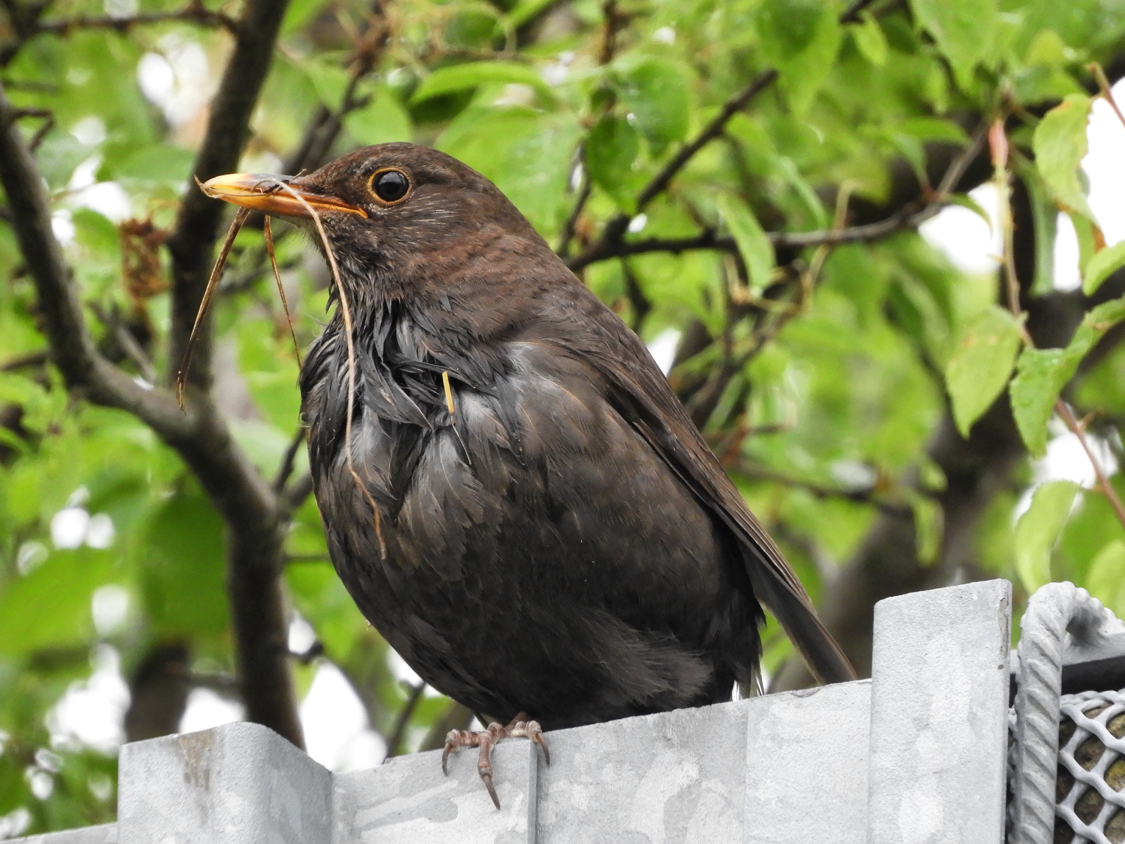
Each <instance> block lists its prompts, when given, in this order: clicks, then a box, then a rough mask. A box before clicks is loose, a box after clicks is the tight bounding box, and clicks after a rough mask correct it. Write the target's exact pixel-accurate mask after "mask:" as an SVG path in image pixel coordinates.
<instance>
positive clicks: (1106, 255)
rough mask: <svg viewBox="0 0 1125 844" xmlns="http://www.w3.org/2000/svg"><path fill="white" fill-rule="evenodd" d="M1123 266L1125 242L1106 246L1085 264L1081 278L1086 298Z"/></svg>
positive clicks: (1124, 262) (1124, 263)
mask: <svg viewBox="0 0 1125 844" xmlns="http://www.w3.org/2000/svg"><path fill="white" fill-rule="evenodd" d="M1122 265H1125V240H1123V241H1121V242H1120V243H1116V244H1114V245H1113V246H1108V247H1106V248H1105V249H1102V250H1101V251H1099V252H1095V253H1094V257H1092V258H1091V259H1090V262H1089V263H1088V264H1086V269H1085V272H1084V274H1083V278H1082V292H1083V293H1085V294H1086V295H1087V296H1090V295H1092V294H1093V293H1094V292H1095V291H1096V290H1097V289H1098V288H1099V287H1101V286H1102V282H1103V281H1105V280H1106V279H1107V278H1109V277H1110V276H1111V275H1113V273H1115V272H1116V271H1117V270H1119V269H1121V267H1122Z"/></svg>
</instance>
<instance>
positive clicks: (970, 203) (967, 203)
mask: <svg viewBox="0 0 1125 844" xmlns="http://www.w3.org/2000/svg"><path fill="white" fill-rule="evenodd" d="M946 201H947V202H948V203H949V204H950V205H959V206H961V207H962V208H965V209H968V210H969V211H972V212H973V213H974V214H976V215H977V216H978V217H980V218H981V219H982V220H984V222H985V223H986V224H987V225H988V228H989V229H991V228H992V217H990V216H989V215H988V212H987V211H985V210H984V208H982V207H981V204H980V203H979V202H977V201H976V200H975V199H973V198H972V197H971V196H969V195H968V194H967V193H955V194H951V195H950V196H948V197H947V198H946Z"/></svg>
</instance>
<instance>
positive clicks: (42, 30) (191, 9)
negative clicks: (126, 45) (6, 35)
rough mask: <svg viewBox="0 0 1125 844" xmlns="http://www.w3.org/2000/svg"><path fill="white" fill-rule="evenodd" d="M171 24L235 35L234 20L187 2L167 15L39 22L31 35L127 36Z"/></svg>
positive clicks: (98, 17)
mask: <svg viewBox="0 0 1125 844" xmlns="http://www.w3.org/2000/svg"><path fill="white" fill-rule="evenodd" d="M172 22H180V23H192V24H196V25H198V26H211V27H217V28H219V29H225V30H226V31H227V32H230V33H232V34H233V33H237V32H238V21H236V20H235V19H234V18H232V17H229V16H228V15H224V14H223V13H222V12H212V11H211V10H210V9H208V8H206V7H205V6H204V5H203V4H202V3H188V4H187V5H186V6H184V7H183V8H182V9H176V10H174V11H170V12H143V13H141V14H136V15H123V16H120V17H118V16H116V15H78V16H76V17H73V18H64V19H62V20H53V21H41V22H39V23H37V24H35V33H34V34H36V35H62V36H67V35H69V34H70V33H72V32H74V31H76V30H79V29H109V30H112V31H114V32H119V33H122V34H128V33H129V31H130V30H132V29H134V28H135V27H138V26H150V25H152V24H160V23H172Z"/></svg>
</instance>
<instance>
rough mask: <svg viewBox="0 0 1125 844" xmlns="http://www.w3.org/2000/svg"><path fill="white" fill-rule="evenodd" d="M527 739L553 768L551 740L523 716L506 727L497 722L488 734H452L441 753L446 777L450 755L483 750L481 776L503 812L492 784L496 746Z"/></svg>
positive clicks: (525, 715)
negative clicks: (504, 740) (548, 740)
mask: <svg viewBox="0 0 1125 844" xmlns="http://www.w3.org/2000/svg"><path fill="white" fill-rule="evenodd" d="M505 738H527V739H531V740H532V741H533V742H535V743H536V744H537V745H539V748H540V749H541V750H542V751H543V760H544V761H545V762H546V763H547V764H548V765H550V764H551V751H550V750H548V748H547V739H545V738H544V737H543V728H542V727H541V726H539V722H538V721H532V720H530V719H528V717H527V714H526V713H524V712H521V713H520V714H519V715H517V716H516V717H515V718H514V719H512V721H511V723H510V724H508V726H506V727H502V726H500V725H499V724H498V723H497V722H495V721H493V722H492V723H491V724H489V725H488V728H487V729H484V730H450V731H449V734H448V735H446V737H445V750H443V751H442V753H441V770H442V773H444V774H448V773H449V771H448V770H447V768H446V760H448V759H449V754H450V753H452V752H453V751H455V750H458V749H459V748H462V747H479V748H480V755H479V756H478V757H477V773H478V774H480V778H481V779H482V780H483V781H484V787H485V788H487V789H488V796H489V797H491V798H492V802H493V803H494V804H496V808H497V809H499V808H500V798H499V797H497V796H496V787H495V786H494V785H493V784H492V746H493V745H494V744H496V742H498V741H500V739H505Z"/></svg>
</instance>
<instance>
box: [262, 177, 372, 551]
mask: <svg viewBox="0 0 1125 844" xmlns="http://www.w3.org/2000/svg"><path fill="white" fill-rule="evenodd" d="M277 185H278V189H279V190H284V191H286V192H288V193H289V194H290V195H291V196H292V197H293V198H294V199H295V200H297V202H299V203H300V204H301V207H302V208H304V209H305V212H306V213H307V214H308V215H309V216H310V217H311V218H312V221H313V223H314V225H315V226H316V231H317V234H319V235H320V242H321V243H322V244H323V245H324V254H325V256H326V257H327V258H328V268H329V269H330V270H331V271H332V280H333V282H335V284H336V295H337V296H338V297H339V299H340V314H341V316H342V317H343V320H344V340H345V343H346V345H347V354H348V373H347V374H348V412H347V415H346V417H345V418H344V464H345V466H346V467H347V469H348V474H350V475H351V476H352V480H354V481H355V484H356V486H357V487H358V488H359V491H360V492H361V493H362V494H363V497H364V498H365V499H367V503H368V504H369V505H370V506H371V515H372V517H373V519H374V525H375V536H376V537H377V538H378V540H379V556H380V558H382V559H384V560H385V559H386V558H387V543H386V540H385V539H384V538H383V518H382V515H381V514H380V512H379V506H378V505H377V504H376V503H375V499H374V498H373V497H372V496H371V492H370V490H368V489H367V485H366V484H365V483H364V482H363V480H362V479H361V478H360V477H359V473H358V472H356V470H355V464H354V462H353V460H352V416H353V415H354V413H355V391H356V377H355V376H356V370H357V365H356V354H355V338H354V337H353V336H352V324H353V323H352V308H351V303H349V302H348V294H347V290H346V289H345V288H344V285H343V283H342V282H341V280H340V268H339V266H338V265H337V263H336V253H335V252H333V250H332V244H331V243H330V242H329V240H328V233H327V232H326V231H325V230H324V223H323V222H321V219H320V214H318V213H317V211H316V209H315V208H313V207H312V206H311V205H310V204H309V203H308V202H307V201H306V200H305V198H304V197H303V196H301V194H299V193H298V192H297V191H295V190H293V188H291V187H290V186H289V185H288V184H286V183H285V182H281V181H279V182H278V183H277Z"/></svg>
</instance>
